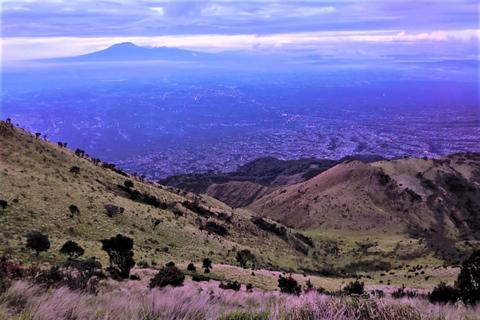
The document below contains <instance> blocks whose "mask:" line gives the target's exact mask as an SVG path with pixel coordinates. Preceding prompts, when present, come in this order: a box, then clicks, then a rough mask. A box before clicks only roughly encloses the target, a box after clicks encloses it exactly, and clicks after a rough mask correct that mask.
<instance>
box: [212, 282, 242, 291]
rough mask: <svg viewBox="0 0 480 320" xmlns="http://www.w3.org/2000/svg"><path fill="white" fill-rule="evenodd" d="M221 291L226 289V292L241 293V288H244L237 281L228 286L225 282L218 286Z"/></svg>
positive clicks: (229, 283)
mask: <svg viewBox="0 0 480 320" xmlns="http://www.w3.org/2000/svg"><path fill="white" fill-rule="evenodd" d="M218 287H219V288H220V289H224V290H235V291H239V290H240V288H241V287H242V284H241V283H238V282H237V281H233V282H230V281H229V282H227V283H226V284H225V283H223V282H220V285H219V286H218Z"/></svg>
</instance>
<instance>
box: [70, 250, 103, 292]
mask: <svg viewBox="0 0 480 320" xmlns="http://www.w3.org/2000/svg"><path fill="white" fill-rule="evenodd" d="M65 267H66V268H67V270H68V272H66V273H65V279H66V284H67V286H68V287H69V288H70V289H72V290H83V291H86V292H89V293H92V294H96V293H97V292H98V288H97V282H96V281H91V279H92V277H93V276H94V275H95V274H96V273H97V271H98V270H99V269H101V268H102V265H101V264H100V262H98V261H96V259H95V258H90V259H86V260H79V259H74V258H68V260H67V262H66V263H65Z"/></svg>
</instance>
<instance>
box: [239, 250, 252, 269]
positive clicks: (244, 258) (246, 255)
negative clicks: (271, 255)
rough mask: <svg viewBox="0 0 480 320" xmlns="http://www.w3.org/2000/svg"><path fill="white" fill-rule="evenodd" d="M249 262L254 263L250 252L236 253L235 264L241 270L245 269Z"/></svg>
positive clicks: (241, 251)
mask: <svg viewBox="0 0 480 320" xmlns="http://www.w3.org/2000/svg"><path fill="white" fill-rule="evenodd" d="M249 261H251V262H253V261H255V256H254V255H253V253H251V252H250V250H247V249H245V250H240V251H237V262H238V263H239V264H240V266H241V267H242V268H246V267H247V263H248V262H249Z"/></svg>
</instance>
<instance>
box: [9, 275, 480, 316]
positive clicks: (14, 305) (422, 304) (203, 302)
mask: <svg viewBox="0 0 480 320" xmlns="http://www.w3.org/2000/svg"><path fill="white" fill-rule="evenodd" d="M122 285H123V286H122V287H104V288H103V289H102V290H101V291H100V293H99V294H98V295H96V296H94V295H88V294H84V293H80V292H74V291H71V290H69V289H67V288H65V287H62V288H58V289H51V290H45V289H42V288H40V287H38V286H36V285H32V284H29V283H28V282H24V281H17V282H15V283H13V285H12V286H11V287H10V289H9V290H8V291H7V292H6V293H5V294H4V295H3V296H2V297H1V298H0V318H1V319H3V318H5V319H30V320H60V319H76V320H83V319H85V320H86V319H88V320H91V319H94V320H153V319H161V320H216V319H219V318H221V319H227V320H237V319H238V320H243V319H245V320H250V319H251V320H257V319H258V320H263V319H271V320H296V319H298V320H327V319H328V320H405V319H409V320H410V319H411V320H424V319H427V320H461V319H463V320H477V319H480V312H479V311H480V309H478V308H477V309H476V310H475V309H473V308H467V307H465V306H463V305H461V304H456V305H433V304H430V303H429V302H428V301H427V300H420V299H403V300H392V299H376V298H368V297H331V296H325V295H321V294H318V293H316V292H310V293H308V294H303V295H301V296H299V297H297V296H293V295H286V294H281V293H279V292H263V291H259V290H258V291H255V292H253V293H247V292H245V291H239V292H237V291H233V290H222V289H219V288H218V282H214V281H210V282H208V283H196V282H192V281H188V282H186V283H185V285H184V286H182V287H166V288H163V289H162V290H158V289H152V290H149V289H148V288H147V285H146V284H144V283H141V282H136V283H134V282H130V283H129V282H126V283H122Z"/></svg>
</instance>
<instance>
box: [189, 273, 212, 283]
mask: <svg viewBox="0 0 480 320" xmlns="http://www.w3.org/2000/svg"><path fill="white" fill-rule="evenodd" d="M192 280H193V281H195V282H202V281H210V278H209V277H205V276H204V275H201V274H194V275H193V276H192Z"/></svg>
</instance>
